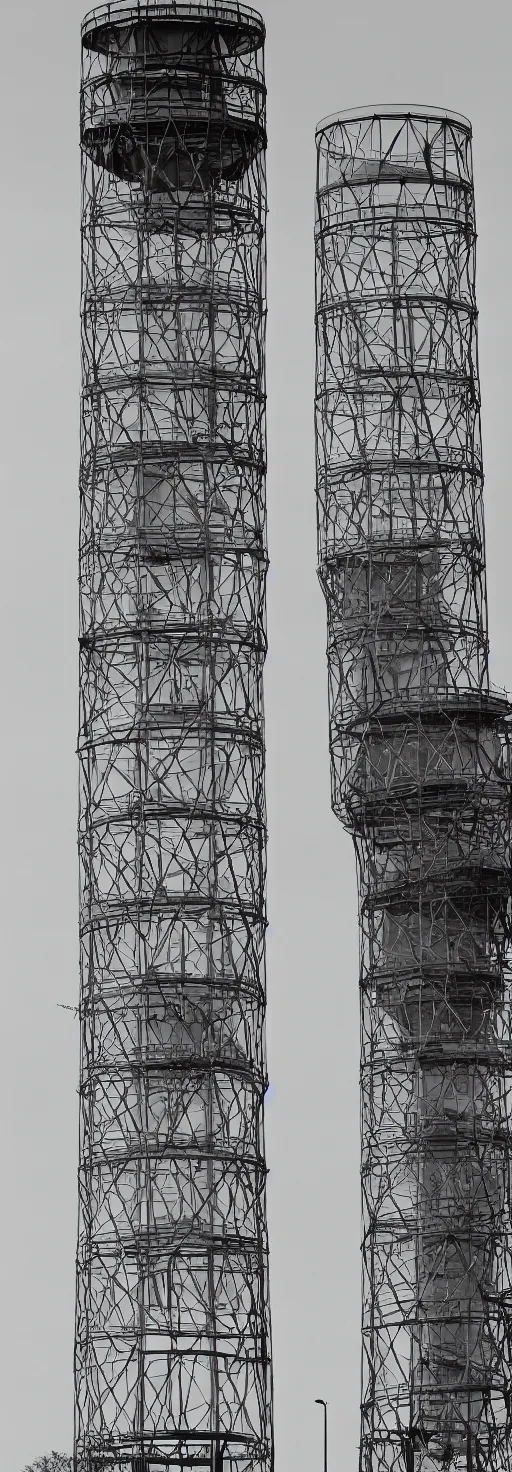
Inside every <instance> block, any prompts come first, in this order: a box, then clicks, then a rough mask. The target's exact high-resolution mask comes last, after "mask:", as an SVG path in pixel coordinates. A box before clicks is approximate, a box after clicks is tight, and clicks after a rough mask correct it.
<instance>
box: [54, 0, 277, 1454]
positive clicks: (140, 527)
mask: <svg viewBox="0 0 512 1472" xmlns="http://www.w3.org/2000/svg"><path fill="white" fill-rule="evenodd" d="M263 42H264V28H263V23H262V21H261V17H260V16H259V15H258V14H257V13H256V12H254V11H253V10H250V9H249V8H247V7H245V6H241V5H238V4H237V3H233V0H219V3H215V0H198V3H197V4H195V3H193V0H190V3H189V0H168V3H167V4H158V3H150V4H147V5H144V4H142V3H135V4H131V5H130V4H129V3H125V4H111V5H107V6H103V7H101V8H99V9H97V10H95V11H94V12H92V13H91V14H90V15H89V16H87V18H86V20H85V22H84V25H83V29H82V55H83V75H82V90H81V140H82V160H83V227H82V241H83V292H82V307H83V313H82V322H83V335H82V343H83V410H82V455H81V536H80V582H81V712H80V736H79V756H80V769H81V784H82V786H81V819H80V857H81V934H82V985H81V1004H80V1012H81V1064H82V1066H81V1139H80V1170H79V1191H80V1222H79V1240H78V1260H77V1320H76V1443H75V1458H76V1461H75V1465H76V1467H77V1468H78V1469H80V1472H106V1469H109V1472H128V1469H129V1472H157V1469H158V1472H161V1469H162V1468H169V1467H171V1466H172V1467H179V1468H181V1469H183V1468H188V1467H206V1468H209V1469H210V1472H222V1468H224V1469H225V1472H228V1469H229V1472H249V1469H251V1472H253V1469H254V1472H269V1469H270V1467H271V1465H272V1429H271V1381H270V1330H269V1312H268V1280H267V1234H266V1216H265V1179H266V1169H265V1153H264V1139H263V1101H264V1094H265V1089H266V1070H265V1046H264V1014H265V979H264V938H265V799H264V731H263V705H262V669H263V661H264V656H265V574H266V543H265V499H264V492H265V382H264V326H265V210H266V205H265V177H264V157H265V146H266V138H265V86H264V76H263Z"/></svg>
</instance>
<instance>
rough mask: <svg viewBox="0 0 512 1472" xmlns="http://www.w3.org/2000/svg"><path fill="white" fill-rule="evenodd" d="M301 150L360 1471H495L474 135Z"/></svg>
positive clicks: (494, 1047)
mask: <svg viewBox="0 0 512 1472" xmlns="http://www.w3.org/2000/svg"><path fill="white" fill-rule="evenodd" d="M317 142H318V190H317V221H316V259H317V318H316V320H317V394H316V412H317V493H318V523H319V552H320V578H321V583H322V586H323V590H324V593H325V598H326V603H327V620H328V666H329V703H330V750H331V770H332V801H333V808H334V811H335V813H336V814H337V816H338V817H339V818H340V819H341V821H342V822H343V823H344V824H345V826H346V827H347V828H348V829H349V831H350V832H351V834H352V835H353V841H354V845H355V851H356V856H357V867H358V879H359V896H360V998H361V1133H362V1202H363V1244H362V1260H363V1285H362V1297H363V1306H362V1313H363V1318H362V1346H363V1347H362V1427H361V1469H362V1472H387V1469H394V1472H395V1469H396V1472H420V1469H421V1472H437V1469H439V1468H440V1467H441V1466H442V1467H444V1468H451V1469H453V1472H462V1469H465V1472H477V1469H481V1472H507V1469H509V1467H510V1445H511V1442H510V1438H511V1436H512V1401H511V1396H510V1379H511V1369H512V1365H511V1331H512V1235H511V1219H510V1207H511V1186H510V1143H511V1108H510V1083H511V1066H512V1050H511V1043H512V1032H511V1018H510V1004H511V979H510V974H509V971H508V968H507V944H508V940H509V931H510V888H511V886H510V820H509V813H510V761H509V738H508V730H509V726H508V719H509V710H510V708H509V705H508V703H507V700H506V699H505V697H504V696H502V695H500V694H498V693H497V692H495V691H493V689H492V688H491V686H490V684H489V676H488V640H487V611H486V589H485V551H484V532H483V507H482V457H481V446H480V410H479V381H478V361H477V327H476V322H477V313H476V303H475V217H474V195H473V180H472V162H471V128H470V125H469V123H468V122H467V121H466V120H465V119H464V118H461V117H458V116H457V115H455V114H448V113H446V112H440V111H436V110H435V109H427V110H424V109H421V108H418V109H409V108H402V107H397V108H385V109H381V110H376V111H374V110H373V109H371V108H369V109H361V110H360V111H358V112H353V113H342V114H341V115H340V116H338V117H335V118H332V119H328V120H327V121H326V122H324V123H322V124H320V126H319V129H318V134H317ZM507 1448H508V1449H507Z"/></svg>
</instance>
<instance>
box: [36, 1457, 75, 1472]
mask: <svg viewBox="0 0 512 1472" xmlns="http://www.w3.org/2000/svg"><path fill="white" fill-rule="evenodd" d="M24 1472H73V1458H72V1457H66V1456H65V1454H64V1452H49V1454H48V1456H47V1457H36V1460H35V1462H31V1463H30V1467H25V1469H24Z"/></svg>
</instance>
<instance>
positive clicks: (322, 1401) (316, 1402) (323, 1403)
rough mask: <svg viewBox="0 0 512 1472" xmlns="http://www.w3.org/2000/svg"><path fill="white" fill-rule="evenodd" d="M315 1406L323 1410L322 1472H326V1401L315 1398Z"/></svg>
mask: <svg viewBox="0 0 512 1472" xmlns="http://www.w3.org/2000/svg"><path fill="white" fill-rule="evenodd" d="M315 1405H316V1406H323V1408H324V1472H327V1401H326V1400H322V1399H321V1398H317V1399H316V1400H315Z"/></svg>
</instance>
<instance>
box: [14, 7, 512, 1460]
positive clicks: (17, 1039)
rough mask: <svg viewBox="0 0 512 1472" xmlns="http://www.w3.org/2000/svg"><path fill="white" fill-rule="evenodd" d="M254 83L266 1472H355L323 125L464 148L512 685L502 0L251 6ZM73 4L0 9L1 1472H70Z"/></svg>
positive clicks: (349, 967) (499, 678) (353, 1182)
mask: <svg viewBox="0 0 512 1472" xmlns="http://www.w3.org/2000/svg"><path fill="white" fill-rule="evenodd" d="M261 8H262V10H263V14H264V16H265V20H266V22H267V28H268V38H267V81H268V88H269V145H270V146H269V185H270V217H269V333H268V391H269V476H268V505H269V540H270V553H271V559H272V571H271V578H270V587H269V638H270V656H269V660H268V665H267V677H266V707H267V748H268V801H269V821H270V868H269V891H268V898H269V912H270V932H269V1022H268V1044H269V1063H270V1075H271V1081H272V1087H271V1092H270V1095H269V1101H268V1110H267V1121H268V1123H267V1144H268V1161H269V1166H270V1178H269V1217H270V1229H271V1245H272V1279H271V1286H272V1309H273V1323H274V1354H275V1394H276V1454H277V1455H276V1466H277V1472H291V1469H293V1472H312V1469H313V1472H314V1469H315V1468H318V1469H320V1468H321V1455H322V1453H321V1446H322V1443H321V1416H320V1410H319V1407H317V1406H315V1405H314V1398H315V1396H317V1395H321V1396H324V1397H325V1398H326V1399H327V1400H328V1401H329V1403H330V1409H329V1413H330V1472H355V1467H356V1443H357V1437H358V1403H359V1187H358V1153H359V1140H358V1128H359V1098H358V1050H359V1036H358V1002H357V912H356V889H355V870H354V864H353V861H352V853H351V848H350V843H349V840H348V839H347V837H346V835H345V834H344V833H343V831H342V829H341V827H340V826H339V824H337V823H336V821H335V819H334V818H333V817H332V816H331V814H330V809H329V764H328V752H327V697H326V670H325V656H324V648H325V630H324V608H323V602H322V598H321V595H320V591H319V590H318V588H317V584H316V574H315V562H316V542H315V535H316V534H315V512H314V495H313V486H314V444H313V415H312V398H313V371H314V355H313V299H314V297H313V193H314V181H315V153H314V127H315V123H316V121H317V120H318V119H319V118H320V117H322V116H324V115H325V114H328V113H331V112H333V111H335V110H336V109H338V108H345V107H351V106H355V105H357V104H359V103H367V102H372V103H379V102H396V101H398V102H404V101H405V102H408V103H411V102H420V103H431V104H434V105H437V106H447V107H449V108H455V109H456V110H458V111H461V112H463V113H466V114H467V115H468V116H469V117H470V118H471V119H472V122H473V126H474V159H475V179H476V197H477V220H478V227H479V247H478V297H479V307H480V365H481V380H482V393H483V435H484V455H485V467H486V526H487V548H488V576H489V604H490V630H491V640H492V651H493V657H492V663H491V671H492V677H493V679H494V680H495V681H496V683H497V684H500V685H502V684H506V685H508V687H509V688H510V687H512V639H511V636H510V615H509V609H510V589H511V581H512V575H511V570H510V545H511V541H510V539H511V530H512V512H511V503H510V489H509V464H508V456H509V443H510V432H511V418H512V411H511V404H510V396H511V395H510V391H511V361H510V358H511V350H512V297H511V293H510V249H511V241H512V174H511V157H512V149H511V142H512V138H511V115H510V114H511V109H510V90H511V75H510V59H511V39H512V21H511V19H510V16H511V12H510V8H509V5H508V3H506V0H487V3H485V4H482V3H481V0H478V3H476V0H430V3H427V0H425V3H424V4H419V3H418V0H408V3H406V0H388V3H387V4H384V3H382V0H380V3H379V0H366V3H364V4H361V3H359V4H358V3H357V0H355V3H353V4H351V5H350V6H349V5H343V4H340V3H339V0H316V3H315V4H312V5H305V4H304V0H263V3H262V6H261ZM81 15H82V7H81V6H80V4H79V3H78V0H37V3H36V0H4V5H3V10H2V16H3V21H2V31H1V38H2V44H1V55H0V67H1V69H2V72H3V76H2V81H1V88H0V98H1V107H2V109H3V113H4V117H3V126H2V167H1V181H2V215H3V218H2V227H1V233H0V242H1V245H0V248H1V252H2V261H1V277H0V282H1V308H0V321H1V331H2V339H3V341H2V353H1V359H0V363H1V373H2V392H1V405H2V414H3V423H2V434H1V440H0V450H1V456H2V461H3V466H2V469H3V476H2V499H1V518H2V531H3V535H2V539H1V550H0V556H1V561H2V576H1V578H0V601H1V630H2V665H3V677H2V683H1V714H0V746H1V771H2V802H1V823H2V829H1V848H0V858H1V869H2V873H1V879H0V904H1V908H2V917H1V927H0V943H1V991H0V1001H1V1011H2V1024H3V1025H2V1054H1V1058H2V1062H1V1068H0V1091H1V1098H0V1120H1V1131H2V1140H1V1151H2V1155H1V1159H2V1206H1V1215H0V1273H1V1287H0V1294H1V1296H0V1303H1V1308H2V1313H1V1335H0V1339H1V1356H2V1365H1V1372H0V1387H1V1390H0V1395H1V1418H2V1438H1V1439H2V1451H1V1463H2V1469H5V1472H21V1469H22V1468H23V1467H24V1466H25V1463H26V1462H28V1461H30V1460H32V1458H33V1457H35V1456H36V1455H37V1454H38V1453H42V1452H46V1451H49V1450H50V1448H52V1447H56V1448H57V1449H60V1450H62V1451H66V1450H70V1449H71V1434H72V1378H71V1376H72V1333H73V1296H74V1267H73V1264H74V1250H75V1222H76V1192H75V1171H76V1143H77V1107H76V1082H77V1068H78V1034H77V1024H76V1022H75V1020H74V1018H73V1015H72V1013H71V1012H69V1011H62V1010H59V1004H65V1005H66V1006H69V1007H72V1006H73V1005H74V1003H75V1001H76V997H77V986H78V969H77V943H76V928H77V919H76V907H77V874H76V862H75V824H76V789H77V771H76V763H75V756H74V749H75V740H76V712H77V690H76V667H77V659H76V627H77V600H76V542H77V510H78V495H77V475H78V390H79V157H78V79H79V60H80V58H79V22H80V19H81Z"/></svg>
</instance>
